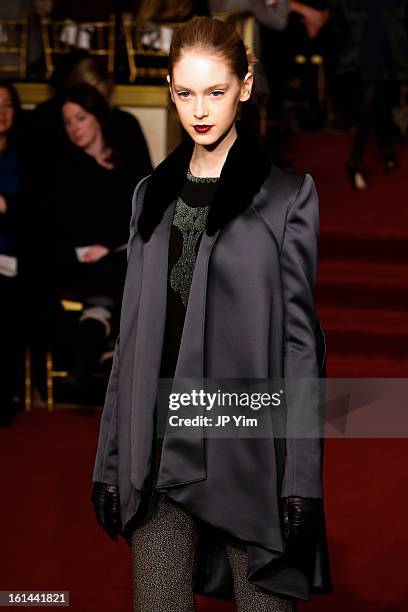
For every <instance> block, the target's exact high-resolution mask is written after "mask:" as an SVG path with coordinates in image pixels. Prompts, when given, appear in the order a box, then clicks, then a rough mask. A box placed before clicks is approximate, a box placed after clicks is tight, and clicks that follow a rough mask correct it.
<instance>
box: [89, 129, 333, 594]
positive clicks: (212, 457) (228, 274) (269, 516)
mask: <svg viewBox="0 0 408 612" xmlns="http://www.w3.org/2000/svg"><path fill="white" fill-rule="evenodd" d="M238 140H239V139H238ZM241 141H242V142H244V143H245V139H244V137H243V136H242V137H241V140H240V142H241ZM245 144H246V145H247V144H248V143H245ZM251 146H252V145H251ZM237 147H238V149H237ZM237 147H235V149H237V150H238V153H237V150H236V151H235V155H236V156H237V155H238V157H239V155H241V156H242V158H243V159H244V160H245V162H247V161H248V159H249V157H253V155H254V153H253V150H254V149H252V150H247V146H245V147H244V149H242V150H243V152H242V153H240V149H239V144H238V145H237ZM241 148H242V144H241ZM232 157H233V155H231V159H232ZM227 161H228V160H227ZM248 163H250V162H249V161H248ZM228 164H229V166H228ZM167 165H169V164H167ZM178 165H180V164H179V163H178V164H176V165H175V167H177V166H178ZM226 167H227V169H226V173H225V174H226V176H227V174H228V171H229V172H230V174H231V175H234V174H235V175H236V172H237V170H238V169H237V168H236V167H234V163H233V161H232V162H231V163H229V162H228V163H227V162H226ZM228 167H229V170H228ZM247 170H248V175H247V177H246V179H245V180H248V181H251V173H250V168H248V169H247ZM156 172H157V170H156ZM223 172H224V170H223ZM181 174H182V175H183V176H185V174H184V169H183V168H181ZM152 176H153V178H154V176H155V173H154V174H153V175H152ZM221 177H223V174H222V175H221ZM150 180H151V179H150ZM169 180H172V179H171V178H169ZM224 183H227V179H225V181H224ZM148 184H149V179H148V178H147V179H144V180H143V181H142V182H141V183H139V185H138V187H137V188H136V191H135V194H134V199H133V216H132V221H131V236H130V240H129V245H128V270H127V277H126V284H125V289H124V296H123V304H122V316H121V326H120V340H118V342H117V346H116V350H115V354H114V362H113V368H112V373H111V377H110V382H109V386H108V391H107V397H106V404H105V408H104V412H103V416H102V421H101V429H100V436H99V444H98V450H97V456H96V463H95V468H94V474H93V480H94V481H97V482H104V483H113V484H117V485H118V486H119V492H120V499H121V515H122V524H123V525H124V526H125V527H126V525H129V524H130V521H131V519H132V517H134V515H135V513H136V511H137V508H138V505H139V502H140V499H141V495H142V491H143V488H144V484H145V482H146V478H147V476H148V473H149V469H150V461H151V448H152V436H153V414H154V408H155V403H156V396H157V387H158V376H159V368H160V362H161V350H162V343H163V335H164V325H165V315H166V292H167V272H168V243H169V235H170V229H171V225H172V217H173V212H174V205H175V199H173V198H172V201H171V202H170V203H169V204H168V205H166V206H167V207H165V208H164V210H163V211H162V214H161V213H160V215H159V216H158V217H157V220H156V221H155V222H154V224H153V225H154V227H153V230H152V231H151V232H150V234H149V235H148V236H144V237H142V235H141V234H143V232H142V231H141V229H140V228H141V223H140V221H139V225H138V220H139V217H140V214H141V211H142V209H143V206H144V205H145V206H146V189H147V188H148ZM161 188H162V189H164V190H165V189H166V185H165V184H164V185H162V186H161ZM255 189H257V192H256V194H255V195H254V196H253V197H252V199H251V201H250V202H248V203H246V204H247V205H245V208H244V210H243V211H242V212H239V213H238V214H235V216H234V211H233V212H232V213H231V211H229V213H228V214H229V216H228V219H230V220H229V221H228V222H227V223H224V224H222V223H219V224H218V229H216V230H215V231H214V229H213V232H212V235H209V234H208V233H207V232H206V233H204V235H203V237H202V240H201V243H200V247H199V251H198V256H197V260H196V265H195V270H194V276H193V281H192V286H191V290H190V297H189V302H188V306H187V312H186V318H185V325H184V330H183V335H182V340H181V346H180V352H179V358H178V363H177V370H176V376H179V377H184V378H202V377H214V378H272V377H283V376H287V377H297V376H301V377H319V375H320V369H319V359H318V345H317V344H318V340H319V334H321V329H320V325H319V323H318V320H317V318H316V315H315V310H314V302H313V291H314V285H315V279H316V262H317V239H318V225H319V220H318V216H319V211H318V201H317V196H316V192H315V188H314V183H313V180H312V178H311V177H310V176H309V175H306V176H298V175H289V174H285V173H283V172H281V171H280V170H279V169H277V168H275V167H270V169H268V172H267V173H266V178H265V179H262V184H261V185H260V186H259V189H258V187H256V186H255ZM238 193H239V189H238V191H236V194H238ZM235 197H237V198H239V197H240V196H239V195H236V196H235ZM242 197H244V196H242ZM227 204H228V203H227ZM150 205H151V206H154V205H155V204H154V202H153V203H151V202H150ZM231 208H232V209H234V206H233V205H231ZM241 208H242V207H241ZM235 213H236V211H235ZM144 214H149V210H147V213H146V212H145V213H144ZM231 217H232V218H231ZM213 221H214V219H213ZM220 225H221V227H220ZM215 226H217V224H215ZM324 357H325V355H323V356H321V357H320V366H321V365H322V362H323V361H324ZM301 402H302V397H301V395H300V391H299V397H297V398H295V403H296V404H297V407H296V409H299V407H301ZM285 447H286V448H285ZM158 488H160V489H161V490H163V491H165V492H166V493H167V495H169V496H170V497H171V498H173V499H174V500H176V501H177V502H179V503H180V504H182V505H183V506H184V507H185V508H186V509H187V510H188V511H189V512H190V513H192V514H193V515H195V516H196V517H199V518H200V519H202V520H203V521H204V522H205V524H206V525H207V526H208V527H209V530H208V537H207V538H206V539H205V541H204V544H203V545H202V548H201V551H200V561H199V572H198V576H197V583H196V592H199V593H203V594H206V595H214V596H220V597H225V598H228V597H232V592H231V580H230V575H229V568H228V564H227V562H226V556H225V550H224V548H223V545H222V539H221V538H219V537H217V536H214V534H216V533H223V532H225V533H229V534H232V535H233V536H236V537H238V538H240V539H242V540H244V541H245V542H246V543H247V545H248V579H249V580H250V581H251V582H253V583H254V584H256V585H259V586H261V587H263V588H265V589H267V590H269V591H271V592H273V593H276V594H281V595H287V596H290V597H296V598H300V599H308V598H309V596H310V591H311V590H313V591H316V592H319V591H320V592H327V591H329V590H330V572H329V562H328V556H327V542H326V532H325V522H324V516H322V522H321V537H320V542H319V545H318V547H317V550H316V558H315V570H314V579H313V584H310V583H309V582H308V580H307V579H306V577H305V576H304V575H303V574H302V573H301V572H299V571H298V570H296V569H294V568H290V567H287V565H286V563H285V558H284V555H283V552H284V547H283V541H282V536H281V528H280V515H279V499H280V496H289V495H299V496H305V497H321V496H322V445H321V441H320V440H303V441H301V440H297V441H296V440H293V439H290V440H287V444H286V445H285V444H283V445H282V444H280V443H279V441H274V439H273V438H272V439H228V440H220V439H205V440H204V439H200V438H195V439H179V438H177V439H176V438H166V439H165V441H164V445H163V451H162V460H161V466H160V471H159V476H158ZM211 528H217V530H214V529H213V530H212V529H211ZM219 530H220V531H219Z"/></svg>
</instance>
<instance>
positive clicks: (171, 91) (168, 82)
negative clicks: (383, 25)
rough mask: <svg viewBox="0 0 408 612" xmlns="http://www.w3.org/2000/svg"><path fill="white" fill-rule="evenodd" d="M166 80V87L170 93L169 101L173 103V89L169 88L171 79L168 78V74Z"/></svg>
mask: <svg viewBox="0 0 408 612" xmlns="http://www.w3.org/2000/svg"><path fill="white" fill-rule="evenodd" d="M166 80H167V85H168V86H169V92H170V98H171V101H172V102H174V97H173V89H172V86H171V78H170V75H169V74H168V75H167V77H166Z"/></svg>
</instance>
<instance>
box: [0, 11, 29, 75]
mask: <svg viewBox="0 0 408 612" xmlns="http://www.w3.org/2000/svg"><path fill="white" fill-rule="evenodd" d="M27 46H28V22H27V19H26V18H23V19H0V73H2V72H4V73H17V74H18V75H19V78H20V79H25V77H26V75H27ZM2 56H4V57H3V58H2ZM13 59H14V60H15V61H14V62H13V61H12V60H13ZM3 60H4V61H3Z"/></svg>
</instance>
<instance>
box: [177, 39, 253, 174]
mask: <svg viewBox="0 0 408 612" xmlns="http://www.w3.org/2000/svg"><path fill="white" fill-rule="evenodd" d="M167 82H168V85H169V89H170V95H171V99H172V100H173V102H174V104H175V106H176V109H177V113H178V115H179V118H180V121H181V124H182V126H183V127H184V129H185V130H186V132H187V133H188V134H189V136H191V138H192V139H193V140H194V142H195V147H194V151H193V155H192V158H191V162H190V170H191V172H192V174H193V175H194V176H199V177H216V176H220V174H221V170H222V167H223V165H224V162H225V160H226V158H227V155H228V151H229V149H230V148H231V146H232V145H233V143H234V141H235V139H236V138H237V131H236V127H235V119H236V116H237V111H238V106H239V103H240V102H246V101H247V100H249V98H250V96H251V90H252V84H253V76H252V74H250V73H248V74H247V75H246V76H245V78H244V79H243V80H240V79H238V77H237V76H236V75H235V74H234V73H233V72H232V69H231V66H230V63H229V62H228V60H227V59H225V58H224V57H222V56H220V55H219V54H216V53H215V52H213V51H207V50H201V49H191V50H190V49H188V50H185V51H183V52H182V55H181V57H180V59H179V61H178V62H177V63H176V64H175V66H174V69H173V74H172V78H170V76H168V77H167ZM200 126H201V132H200V131H197V129H196V128H200ZM203 126H204V127H203ZM205 126H211V127H210V129H208V130H207V131H202V130H203V129H204V130H205V129H206V128H205Z"/></svg>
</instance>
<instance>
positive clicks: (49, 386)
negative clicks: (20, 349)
mask: <svg viewBox="0 0 408 612" xmlns="http://www.w3.org/2000/svg"><path fill="white" fill-rule="evenodd" d="M60 303H61V307H62V309H63V310H64V311H65V312H78V313H80V312H82V310H83V304H82V302H77V301H75V300H66V299H62V300H61V302H60ZM45 369H46V404H47V410H48V412H52V411H53V410H54V408H55V404H54V378H66V377H67V376H68V372H67V371H65V370H55V369H54V361H53V356H52V352H51V351H50V350H49V349H48V350H47V351H46V354H45ZM32 404H33V385H32V355H31V348H30V347H27V348H26V353H25V392H24V407H25V410H26V411H27V412H30V411H31V409H32Z"/></svg>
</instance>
